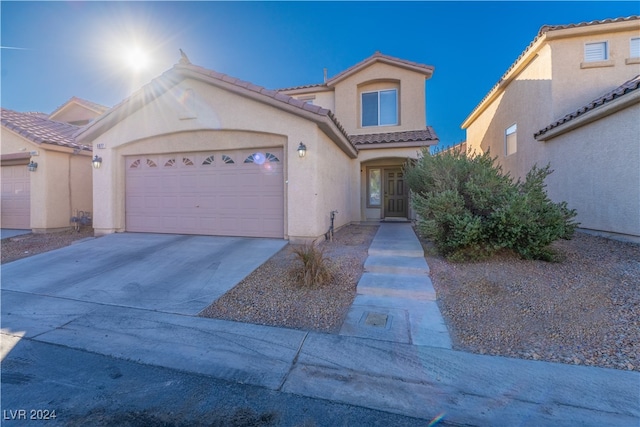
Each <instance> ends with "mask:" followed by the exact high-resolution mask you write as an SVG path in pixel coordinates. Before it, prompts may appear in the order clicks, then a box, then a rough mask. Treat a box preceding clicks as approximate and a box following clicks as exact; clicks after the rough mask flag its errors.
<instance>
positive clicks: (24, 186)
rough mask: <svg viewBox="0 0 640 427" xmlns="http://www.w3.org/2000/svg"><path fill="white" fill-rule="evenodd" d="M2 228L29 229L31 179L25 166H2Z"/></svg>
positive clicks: (0, 219) (0, 221) (0, 220)
mask: <svg viewBox="0 0 640 427" xmlns="http://www.w3.org/2000/svg"><path fill="white" fill-rule="evenodd" d="M0 169H1V170H2V187H1V189H2V191H1V197H2V200H1V201H0V203H1V205H2V212H1V218H0V223H1V225H2V228H18V229H28V228H31V189H30V182H31V177H30V175H29V170H28V169H27V166H26V165H13V166H2V167H1V168H0Z"/></svg>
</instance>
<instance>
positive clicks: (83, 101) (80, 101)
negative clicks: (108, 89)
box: [49, 96, 109, 117]
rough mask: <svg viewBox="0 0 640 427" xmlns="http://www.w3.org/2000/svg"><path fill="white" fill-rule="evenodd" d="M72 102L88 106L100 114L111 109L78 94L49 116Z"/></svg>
mask: <svg viewBox="0 0 640 427" xmlns="http://www.w3.org/2000/svg"><path fill="white" fill-rule="evenodd" d="M72 102H75V103H77V104H80V105H82V106H83V107H86V108H88V109H90V110H93V111H95V112H96V113H99V114H102V113H104V112H105V111H107V110H108V109H109V107H105V106H104V105H100V104H97V103H95V102H91V101H87V100H86V99H82V98H78V97H77V96H72V97H71V98H70V99H69V100H68V101H67V102H65V103H64V104H62V105H60V106H59V107H58V108H56V109H55V110H54V111H53V112H52V113H51V114H49V117H52V116H54V115H55V114H56V113H57V112H58V111H60V110H61V109H63V108H64V107H66V106H67V105H69V104H70V103H72Z"/></svg>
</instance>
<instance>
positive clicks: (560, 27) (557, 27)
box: [465, 15, 640, 121]
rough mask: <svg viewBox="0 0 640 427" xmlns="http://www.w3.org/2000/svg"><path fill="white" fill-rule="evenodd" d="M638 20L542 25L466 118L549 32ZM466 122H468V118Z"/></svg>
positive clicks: (624, 19)
mask: <svg viewBox="0 0 640 427" xmlns="http://www.w3.org/2000/svg"><path fill="white" fill-rule="evenodd" d="M639 19H640V16H639V15H631V16H627V17H620V18H608V19H601V20H597V21H589V22H580V23H577V24H566V25H543V26H542V27H540V30H539V31H538V34H537V35H536V37H535V38H534V39H533V40H532V41H531V43H529V45H528V46H527V47H526V48H525V49H524V51H522V53H521V54H520V55H519V56H518V58H516V60H515V61H513V63H512V64H511V66H509V68H508V69H507V71H505V72H504V74H503V75H502V77H500V80H498V82H497V83H496V84H495V85H493V87H492V88H491V89H490V90H489V92H487V94H486V95H485V96H484V98H482V100H481V101H480V102H479V103H478V105H476V107H475V108H474V109H473V111H472V112H471V114H469V116H468V117H471V116H473V114H474V113H475V112H476V111H477V110H479V109H480V106H481V105H482V104H483V103H484V102H485V101H486V100H487V99H489V97H490V96H491V94H492V93H493V92H494V91H495V90H496V89H497V88H498V86H500V84H501V83H502V82H503V81H505V80H506V78H507V76H508V75H509V73H510V72H511V71H512V70H513V69H515V68H516V66H517V65H518V63H519V62H520V60H521V59H523V58H524V57H525V56H527V55H528V54H529V51H530V50H531V49H532V48H533V46H535V44H536V43H537V42H538V40H540V38H542V37H543V36H544V35H545V34H547V33H548V32H550V31H558V30H566V29H571V28H579V27H588V26H592V25H602V24H611V23H616V22H627V21H635V20H639ZM466 120H468V118H467V119H466ZM466 120H465V121H466Z"/></svg>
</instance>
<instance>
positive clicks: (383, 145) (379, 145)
mask: <svg viewBox="0 0 640 427" xmlns="http://www.w3.org/2000/svg"><path fill="white" fill-rule="evenodd" d="M439 142H440V140H439V139H430V140H423V141H404V142H370V143H366V144H357V145H356V147H358V150H372V149H392V148H413V147H416V148H422V147H431V146H433V145H438V143H439Z"/></svg>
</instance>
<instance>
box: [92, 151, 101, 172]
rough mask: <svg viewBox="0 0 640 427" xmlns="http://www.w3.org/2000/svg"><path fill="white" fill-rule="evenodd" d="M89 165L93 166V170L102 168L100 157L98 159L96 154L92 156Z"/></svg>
mask: <svg viewBox="0 0 640 427" xmlns="http://www.w3.org/2000/svg"><path fill="white" fill-rule="evenodd" d="M91 164H92V165H93V168H94V169H100V166H102V157H98V155H97V154H96V155H95V156H93V160H92V161H91Z"/></svg>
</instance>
